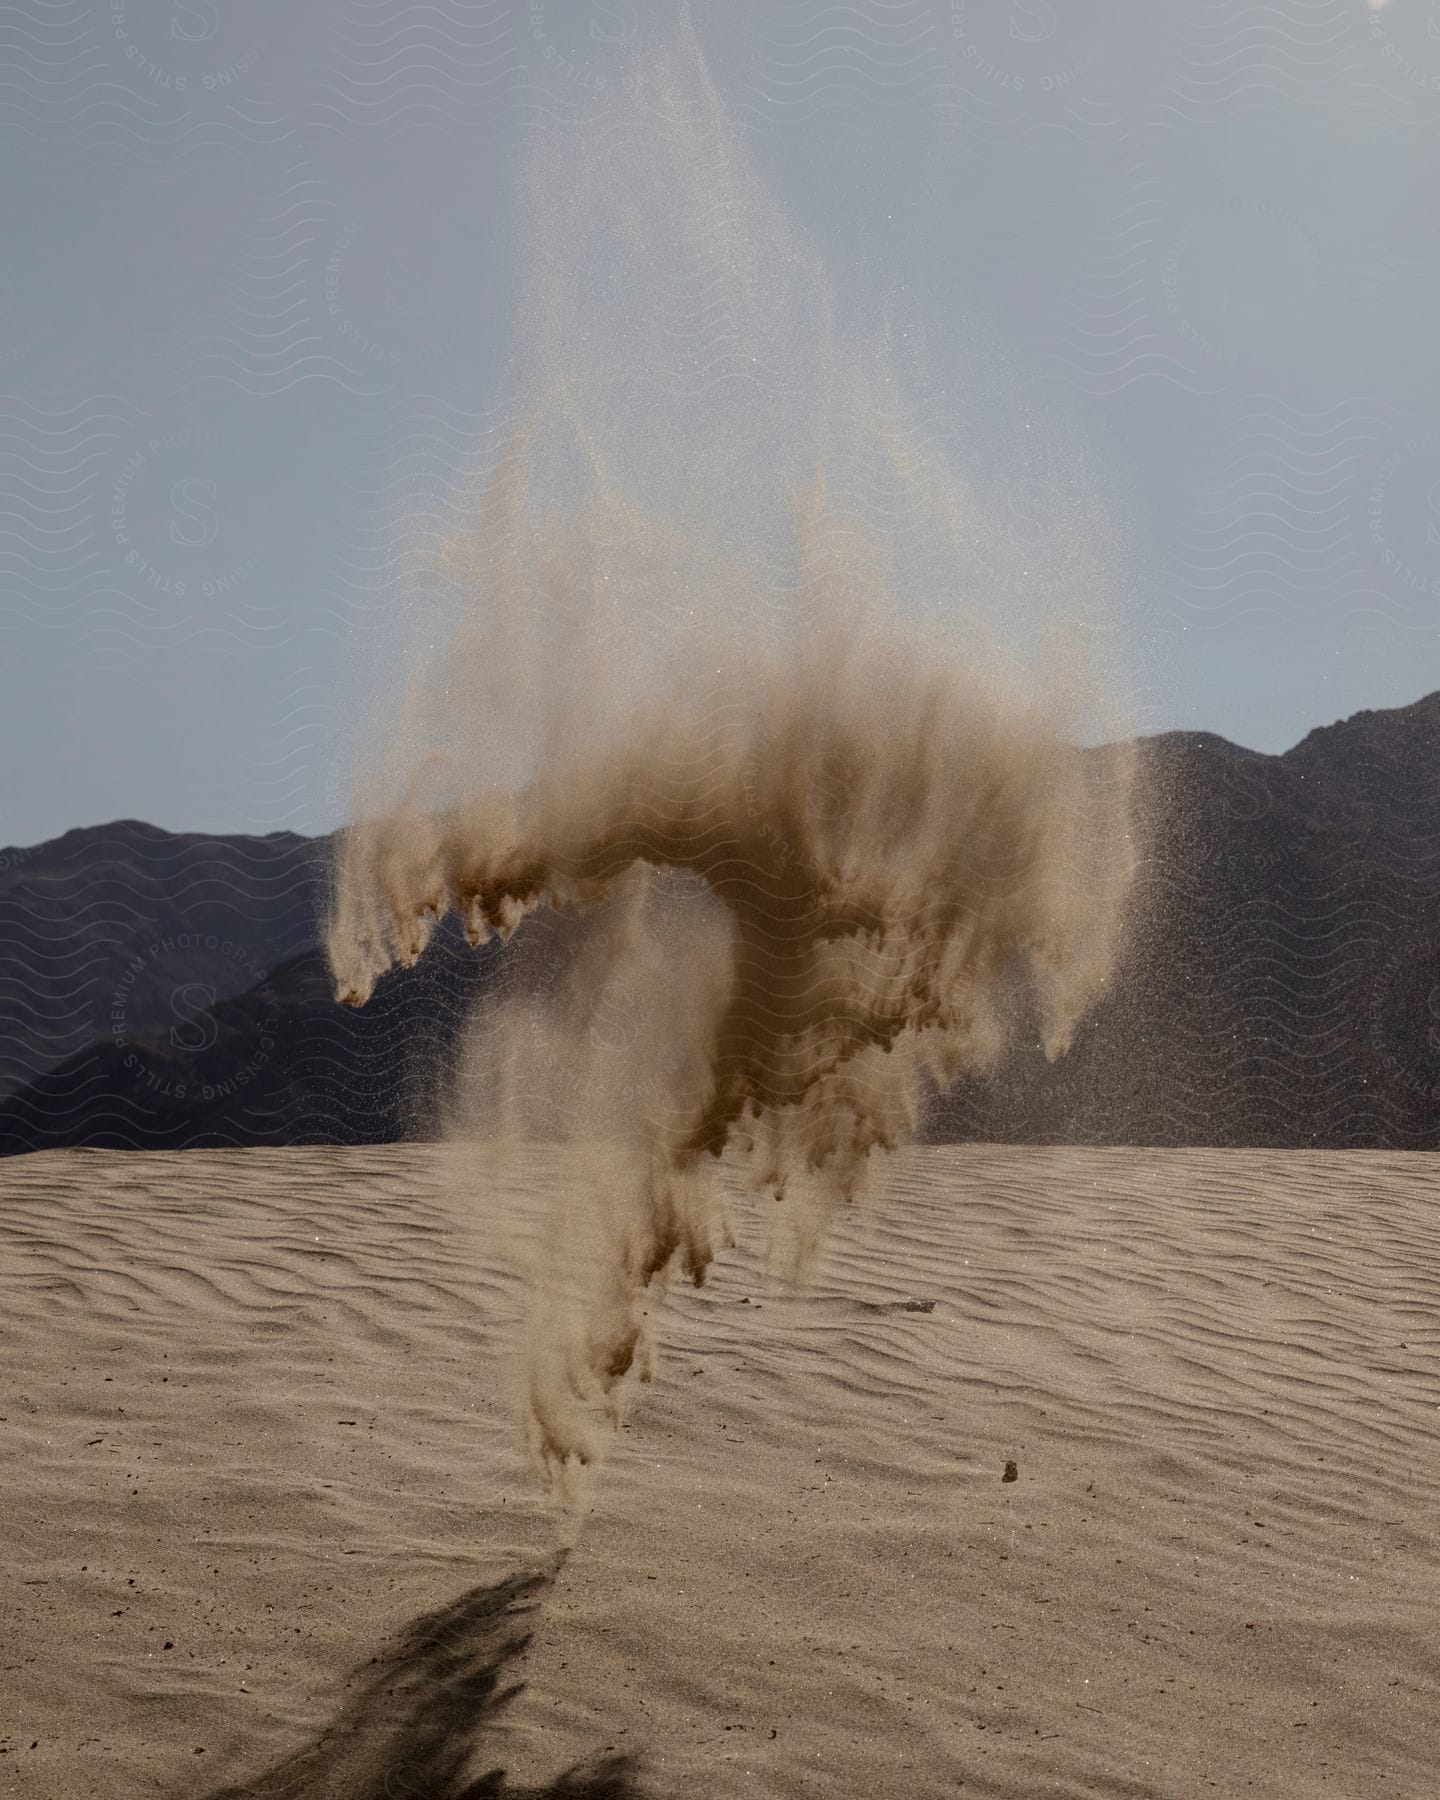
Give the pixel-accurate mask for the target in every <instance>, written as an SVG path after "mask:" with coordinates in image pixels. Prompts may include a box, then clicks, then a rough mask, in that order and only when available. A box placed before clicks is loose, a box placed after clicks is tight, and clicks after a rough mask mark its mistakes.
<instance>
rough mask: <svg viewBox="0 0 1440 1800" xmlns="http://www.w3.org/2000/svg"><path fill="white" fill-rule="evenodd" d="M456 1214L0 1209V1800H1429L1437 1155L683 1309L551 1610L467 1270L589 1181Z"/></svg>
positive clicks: (254, 1202) (491, 1353)
mask: <svg viewBox="0 0 1440 1800" xmlns="http://www.w3.org/2000/svg"><path fill="white" fill-rule="evenodd" d="M444 1167H445V1165H444V1159H443V1153H442V1152H440V1151H438V1150H434V1149H430V1148H424V1147H397V1148H387V1149H367V1150H324V1149H305V1150H283V1151H269V1150H250V1151H240V1152H233V1153H230V1152H226V1153H211V1152H192V1153H189V1154H179V1155H174V1154H171V1155H167V1154H128V1155H127V1154H112V1153H108V1152H95V1151H64V1152H54V1153H47V1154H43V1155H36V1156H32V1157H29V1158H26V1159H23V1160H17V1161H14V1162H11V1163H9V1164H7V1165H6V1166H5V1168H4V1169H3V1171H0V1334H3V1346H4V1398H3V1401H0V1414H3V1423H0V1431H3V1433H4V1437H3V1443H4V1446H5V1450H6V1454H5V1457H4V1460H3V1475H0V1480H3V1494H0V1519H3V1521H4V1525H3V1549H0V1555H3V1561H4V1576H5V1613H6V1617H5V1621H4V1625H3V1628H0V1665H3V1666H0V1751H3V1754H0V1793H3V1794H16V1795H27V1796H28V1795H34V1796H37V1797H42V1796H43V1797H44V1800H61V1797H64V1800H82V1797H84V1796H89V1795H103V1796H105V1797H106V1800H119V1797H122V1796H129V1795H132V1794H134V1795H140V1794H156V1793H159V1794H172V1795H182V1794H184V1795H216V1794H220V1793H224V1794H228V1795H231V1796H239V1795H245V1796H249V1797H251V1800H258V1797H259V1796H261V1795H273V1796H279V1795H282V1794H284V1795H301V1794H304V1795H312V1794H313V1795H322V1796H327V1797H328V1796H335V1797H337V1800H338V1797H339V1796H341V1795H344V1796H345V1797H346V1800H380V1796H382V1795H384V1796H391V1795H406V1796H418V1795H425V1796H429V1797H431V1800H440V1797H450V1800H456V1797H458V1796H461V1795H464V1794H467V1793H474V1794H475V1795H479V1794H482V1793H491V1792H498V1791H501V1790H500V1788H499V1786H498V1785H496V1784H485V1783H483V1782H482V1783H481V1784H480V1785H479V1786H476V1787H474V1788H471V1787H470V1786H469V1785H468V1784H469V1783H470V1782H471V1781H474V1780H476V1779H477V1778H479V1777H481V1776H483V1775H484V1774H486V1772H487V1771H493V1770H496V1769H498V1768H501V1767H503V1768H505V1769H507V1770H508V1771H509V1781H510V1782H511V1783H513V1784H515V1788H516V1790H518V1791H521V1792H524V1791H531V1790H533V1789H534V1788H536V1787H538V1788H539V1789H540V1791H542V1792H554V1793H561V1792H565V1793H573V1792H578V1791H584V1790H583V1788H582V1787H580V1786H576V1785H572V1786H568V1787H566V1786H563V1785H562V1786H555V1787H551V1786H549V1785H548V1784H551V1783H554V1782H555V1781H556V1780H557V1777H559V1776H560V1774H561V1773H562V1771H564V1770H565V1769H567V1768H568V1767H570V1766H571V1765H573V1764H575V1763H578V1762H582V1761H584V1760H585V1759H589V1758H594V1757H597V1756H599V1757H601V1758H602V1759H603V1758H607V1757H608V1758H614V1757H621V1756H634V1757H635V1758H637V1759H638V1772H637V1773H636V1774H635V1775H634V1777H633V1785H632V1778H631V1777H630V1776H629V1775H627V1774H626V1773H625V1771H624V1770H623V1769H622V1770H617V1769H614V1768H612V1769H611V1771H610V1775H611V1778H612V1779H611V1786H610V1788H609V1789H608V1790H606V1791H610V1792H613V1793H622V1792H630V1791H634V1792H646V1793H653V1794H656V1795H691V1794H705V1795H736V1796H739V1795H771V1794H774V1795H831V1794H844V1795H851V1794H855V1795H895V1796H902V1795H903V1796H906V1797H907V1800H909V1797H911V1796H919V1795H936V1796H938V1795H942V1794H943V1795H953V1794H956V1793H967V1794H968V1793H973V1794H977V1795H1014V1796H1017V1797H1018V1796H1026V1797H1029V1796H1035V1795H1082V1794H1102V1795H1128V1796H1150V1795H1153V1796H1162V1795H1163V1796H1182V1795H1192V1794H1196V1795H1198V1794H1206V1793H1218V1794H1226V1795H1229V1794H1237V1793H1254V1794H1269V1795H1297V1796H1298V1795H1314V1794H1327V1795H1329V1794H1334V1795H1353V1796H1356V1800H1359V1797H1360V1796H1362V1795H1363V1796H1366V1797H1367V1800H1368V1797H1369V1796H1373V1795H1375V1794H1377V1793H1389V1794H1395V1795H1414V1796H1420V1795H1428V1794H1430V1793H1432V1792H1433V1791H1434V1789H1433V1781H1434V1769H1435V1767H1436V1766H1437V1765H1440V1709H1437V1707H1436V1704H1435V1694H1436V1691H1437V1685H1440V1625H1437V1618H1440V1522H1437V1512H1436V1505H1435V1501H1436V1489H1437V1480H1436V1477H1437V1470H1440V1405H1437V1402H1440V1379H1437V1377H1440V1328H1437V1323H1436V1318H1437V1302H1440V1227H1437V1224H1436V1216H1437V1215H1436V1212H1435V1209H1434V1205H1433V1175H1432V1173H1431V1171H1432V1168H1433V1165H1432V1164H1431V1163H1430V1162H1429V1161H1428V1160H1427V1159H1425V1158H1424V1157H1422V1156H1418V1155H1415V1156H1407V1155H1398V1154H1395V1155H1381V1154H1373V1155H1372V1154H1365V1153H1349V1154H1338V1155H1337V1154H1318V1153H1317V1154H1307V1153H1295V1152H1288V1153H1279V1152H1153V1151H1125V1150H1115V1151H1110V1150H1106V1151H1100V1150H1088V1151H1080V1150H996V1149H984V1148H967V1149H924V1150H913V1151H908V1152H905V1153H903V1154H901V1155H900V1156H898V1157H897V1158H895V1159H894V1160H893V1161H891V1162H889V1163H888V1164H887V1165H886V1167H885V1170H884V1173H883V1176H882V1179H881V1182H880V1191H879V1195H878V1198H877V1199H876V1200H875V1202H874V1203H873V1205H872V1206H870V1207H869V1209H868V1210H867V1211H866V1212H865V1213H864V1214H858V1213H854V1214H850V1215H847V1216H846V1218H845V1219H844V1220H842V1223H841V1226H840V1228H839V1230H838V1232H837V1235H836V1236H835V1238H834V1239H833V1241H832V1242H831V1244H830V1246H829V1248H828V1249H827V1251H826V1253H825V1255H824V1257H823V1259H822V1262H821V1264H820V1267H819V1268H818V1270H817V1271H816V1274H815V1276H814V1279H813V1281H812V1282H811V1284H810V1288H809V1290H808V1291H807V1292H806V1293H804V1294H802V1295H798V1296H795V1295H786V1294H783V1293H781V1292H779V1291H777V1290H776V1288H775V1287H774V1285H773V1284H772V1283H770V1282H769V1281H767V1279H766V1277H765V1276H764V1275H763V1273H762V1272H761V1270H760V1268H759V1266H758V1262H757V1258H756V1255H755V1254H754V1253H753V1249H746V1248H742V1249H741V1250H739V1251H735V1252H730V1253H727V1254H726V1255H725V1256H724V1257H723V1258H722V1259H721V1260H720V1261H719V1262H718V1263H717V1265H716V1267H715V1269H714V1271H713V1275H712V1279H711V1281H710V1282H709V1284H708V1285H707V1286H706V1287H705V1288H704V1289H703V1290H698V1291H697V1290H694V1289H689V1288H685V1289H676V1290H675V1291H673V1292H672V1294H671V1295H670V1296H669V1297H668V1298H667V1299H666V1300H665V1301H664V1302H663V1303H662V1305H661V1307H660V1311H659V1315H658V1317H657V1319H656V1321H655V1323H656V1337H657V1340H658V1344H659V1349H660V1360H659V1365H658V1368H657V1371H656V1375H655V1379H654V1381H653V1383H652V1384H651V1385H650V1386H649V1387H647V1388H644V1389H642V1390H640V1392H639V1393H638V1395H637V1396H636V1398H635V1400H634V1403H633V1404H632V1406H631V1407H630V1410H629V1414H628V1421H627V1424H626V1426H625V1428H624V1429H623V1430H622V1431H621V1433H620V1435H619V1441H618V1442H617V1444H616V1445H615V1447H614V1449H613V1452H612V1454H611V1456H610V1458H609V1461H608V1462H607V1464H606V1465H605V1466H604V1468H603V1469H602V1470H601V1471H600V1472H599V1475H598V1478H597V1480H596V1482H595V1486H594V1505H593V1510H592V1512H591V1513H590V1515H589V1516H588V1518H587V1519H586V1520H585V1522H584V1524H583V1528H582V1529H581V1530H580V1531H579V1533H578V1537H577V1539H576V1541H575V1543H574V1546H573V1548H571V1549H570V1550H569V1552H568V1554H563V1555H561V1556H559V1557H556V1556H555V1555H554V1549H555V1545H556V1543H557V1523H556V1516H555V1514H554V1512H553V1510H552V1509H551V1508H550V1506H549V1505H548V1504H547V1503H546V1502H545V1501H544V1499H543V1497H542V1494H541V1491H540V1488H539V1486H538V1484H537V1482H536V1480H535V1478H534V1476H533V1474H532V1473H531V1472H530V1471H529V1470H528V1469H527V1468H526V1466H525V1463H524V1461H523V1454H522V1451H521V1448H520V1441H521V1440H520V1436H519V1433H518V1432H517V1429H516V1422H515V1417H514V1404H513V1391H512V1376H513V1371H512V1368H511V1360H510V1358H511V1343H512V1339H513V1335H514V1333H513V1327H514V1323H515V1321H516V1319H517V1318H518V1317H519V1316H520V1315H521V1312H522V1309H523V1301H524V1295H523V1290H522V1287H521V1285H520V1283H519V1281H518V1280H517V1278H516V1276H515V1274H514V1272H513V1270H512V1269H511V1268H510V1267H509V1266H507V1264H506V1261H505V1259H504V1258H503V1257H501V1256H500V1254H499V1253H498V1252H497V1250H496V1246H497V1245H498V1244H500V1243H501V1242H502V1241H506V1242H508V1241H509V1239H510V1238H511V1237H513V1234H507V1233H506V1232H504V1231H501V1230H500V1229H498V1225H499V1222H500V1221H501V1220H502V1218H513V1217H515V1216H517V1215H526V1214H536V1213H538V1212H539V1211H540V1210H541V1203H542V1201H543V1199H544V1196H545V1192H546V1189H547V1187H553V1185H554V1184H556V1183H560V1182H564V1181H566V1180H567V1179H572V1178H573V1171H571V1170H567V1168H566V1167H564V1166H562V1165H561V1164H559V1163H557V1162H555V1161H554V1160H553V1159H552V1160H548V1161H547V1160H546V1159H545V1157H543V1156H542V1155H540V1154H537V1155H536V1156H535V1157H534V1159H533V1165H532V1166H531V1167H530V1169H529V1171H528V1173H527V1176H526V1179H525V1180H524V1182H523V1183H521V1184H520V1190H519V1191H514V1192H506V1193H501V1192H497V1191H495V1188H494V1185H493V1184H491V1185H490V1186H488V1187H487V1184H486V1181H485V1178H484V1176H483V1174H481V1175H480V1176H479V1177H478V1178H477V1180H476V1182H475V1192H476V1195H477V1196H478V1197H477V1198H476V1199H474V1200H472V1201H470V1202H467V1203H464V1204H462V1203H461V1202H459V1201H458V1200H455V1199H452V1198H450V1195H451V1194H452V1193H453V1192H455V1191H456V1190H455V1189H454V1188H453V1186H452V1185H451V1184H450V1183H447V1182H446V1181H445V1180H444V1179H443V1171H444ZM742 1206H743V1202H742ZM740 1224H741V1228H742V1235H743V1236H744V1237H745V1238H746V1240H747V1242H748V1243H749V1244H750V1245H752V1246H753V1244H754V1242H755V1236H756V1233H755V1231H754V1230H753V1228H752V1226H751V1225H750V1223H749V1222H748V1221H747V1220H746V1219H745V1218H743V1217H742V1219H741V1220H740ZM509 1254H510V1252H508V1251H507V1252H506V1255H507V1256H508V1255H509ZM1007 1463H1013V1464H1014V1465H1015V1479H1013V1480H1009V1481H1007V1480H1006V1479H1004V1475H1005V1471H1006V1465H1007ZM517 1578H518V1579H517ZM527 1578H528V1581H527ZM506 1582H511V1583H512V1584H513V1585H511V1586H509V1587H506V1586H503V1585H501V1584H504V1583H506ZM507 1607H508V1608H509V1609H510V1610H509V1611H508V1612H507V1611H506V1610H505V1609H506V1608H507ZM527 1607H528V1609H529V1610H528V1611H526V1610H524V1609H525V1608H527ZM446 1608H449V1609H450V1611H449V1613H448V1615H447V1616H445V1617H444V1618H442V1619H440V1620H439V1621H437V1622H435V1623H432V1625H431V1626H430V1627H429V1628H428V1629H427V1628H425V1627H423V1626H422V1628H421V1629H420V1630H419V1631H418V1633H417V1632H412V1639H414V1640H416V1641H415V1642H412V1643H411V1645H410V1647H409V1649H408V1650H406V1649H405V1648H404V1634H405V1632H406V1631H407V1629H409V1628H411V1627H412V1626H413V1625H414V1622H415V1621H416V1619H417V1618H421V1617H423V1616H424V1615H426V1614H436V1613H439V1612H440V1611H441V1609H446ZM522 1626H523V1627H524V1628H525V1629H527V1630H529V1631H530V1633H531V1634H532V1635H531V1642H530V1645H529V1648H528V1650H527V1651H526V1652H525V1653H524V1654H523V1655H519V1656H513V1657H512V1656H508V1655H507V1654H504V1653H503V1652H504V1651H505V1646H506V1645H507V1644H508V1643H509V1642H510V1640H511V1639H512V1638H513V1637H514V1636H515V1635H516V1633H517V1632H518V1631H519V1630H520V1629H521V1627H522ZM397 1643H400V1644H401V1646H402V1648H401V1650H400V1651H399V1652H397V1650H396V1645H397ZM514 1682H520V1683H523V1684H524V1685H523V1688H522V1690H521V1691H520V1692H518V1693H517V1694H516V1695H515V1696H514V1698H513V1699H512V1700H511V1701H510V1702H509V1703H508V1704H505V1705H501V1704H499V1696H500V1693H501V1692H503V1690H504V1689H505V1688H506V1687H508V1686H509V1685H511V1684H512V1683H514ZM497 1684H498V1685H497ZM466 1771H468V1773H466ZM527 1784H529V1787H528V1788H527ZM504 1791H507V1792H508V1791H512V1790H511V1788H510V1787H509V1786H508V1785H507V1787H506V1788H505V1790H504Z"/></svg>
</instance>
